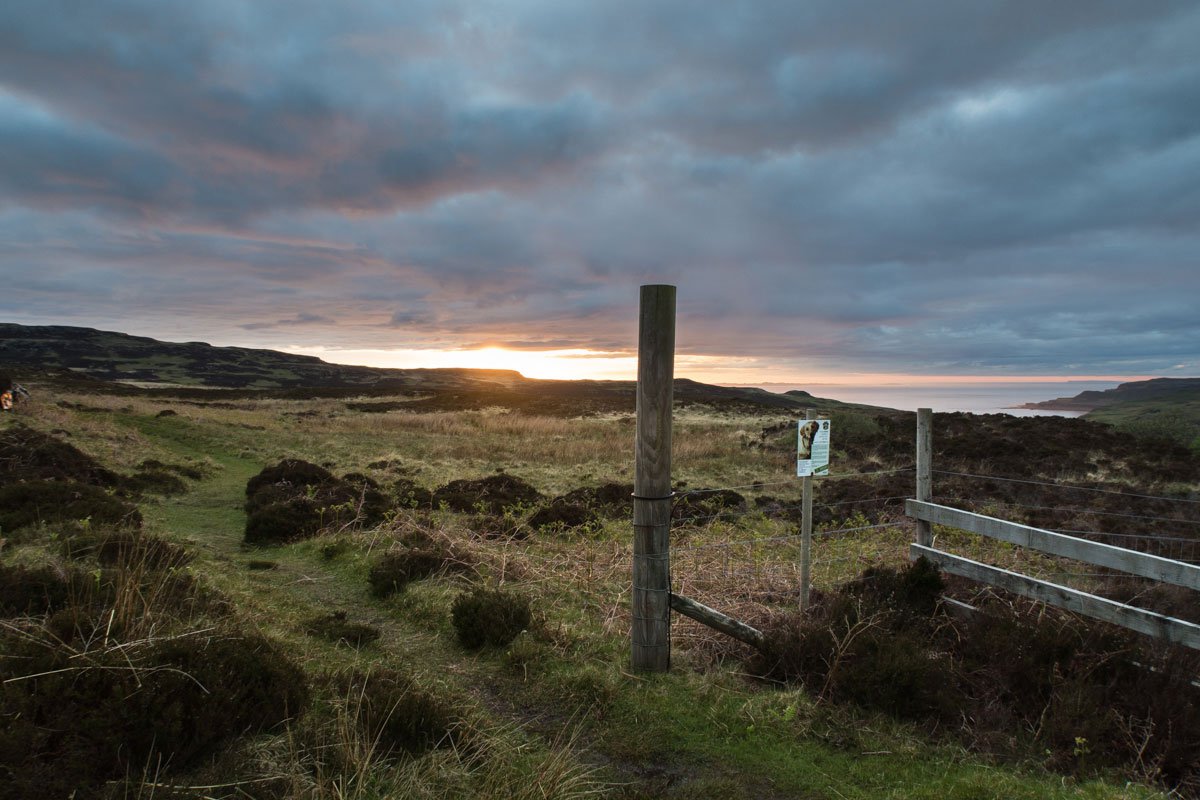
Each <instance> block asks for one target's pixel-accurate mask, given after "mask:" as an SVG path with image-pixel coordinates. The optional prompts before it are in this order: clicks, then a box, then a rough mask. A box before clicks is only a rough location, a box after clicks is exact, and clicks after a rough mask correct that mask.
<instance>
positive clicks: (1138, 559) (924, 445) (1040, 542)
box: [905, 409, 1200, 650]
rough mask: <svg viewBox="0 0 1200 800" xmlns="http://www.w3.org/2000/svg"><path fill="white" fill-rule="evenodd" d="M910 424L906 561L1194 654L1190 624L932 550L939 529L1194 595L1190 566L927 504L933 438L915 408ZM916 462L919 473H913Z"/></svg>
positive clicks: (1198, 631) (1198, 634) (1196, 579)
mask: <svg viewBox="0 0 1200 800" xmlns="http://www.w3.org/2000/svg"><path fill="white" fill-rule="evenodd" d="M917 420H918V424H917V453H918V478H917V487H916V494H917V499H915V500H908V501H907V502H906V503H905V513H906V514H907V515H908V516H910V517H912V518H913V519H915V520H917V526H918V528H917V529H918V540H917V541H916V542H914V543H913V544H912V545H911V546H910V548H909V555H910V557H911V558H913V559H917V558H921V557H924V558H927V559H929V560H930V561H932V562H933V563H934V564H936V565H937V566H938V567H940V568H941V569H942V570H944V571H945V572H948V573H950V574H951V575H959V576H961V577H964V578H970V579H971V580H975V581H979V582H980V583H986V584H988V585H991V586H997V587H999V588H1001V589H1005V590H1006V591H1009V592H1013V593H1014V594H1018V595H1021V596H1022V597H1028V598H1031V599H1034V600H1039V601H1041V602H1043V603H1046V604H1048V605H1052V606H1056V607H1058V608H1065V609H1067V610H1069V611H1074V612H1076V613H1078V614H1083V615H1084V616H1088V617H1092V618H1094V619H1099V620H1103V621H1104V622H1109V623H1112V624H1114V625H1119V626H1121V627H1123V628H1128V629H1130V630H1134V631H1137V632H1139V633H1144V634H1146V635H1148V636H1153V637H1155V638H1157V639H1164V640H1166V641H1168V642H1173V643H1175V644H1181V645H1184V646H1186V647H1190V648H1192V649H1194V650H1200V625H1197V624H1195V623H1192V622H1187V621H1185V620H1181V619H1176V618H1174V617H1168V616H1165V615H1163V614H1156V613H1154V612H1153V611H1147V610H1145V609H1142V608H1136V607H1134V606H1129V605H1125V604H1124V603H1118V602H1117V601H1115V600H1109V599H1107V598H1104V597H1099V596H1097V595H1094V594H1089V593H1087V592H1083V591H1080V590H1078V589H1072V588H1070V587H1067V586H1060V585H1059V584H1056V583H1051V582H1049V581H1043V580H1038V579H1037V578H1032V577H1029V576H1028V575H1021V574H1020V573H1017V572H1010V571H1009V570H1006V569H1001V568H999V567H994V566H991V565H990V564H982V563H980V562H978V561H972V560H971V559H969V558H963V557H962V556H956V555H953V554H951V553H947V552H944V551H942V550H937V549H935V548H934V547H933V546H932V545H933V541H932V536H931V535H930V533H931V530H932V526H933V525H945V526H948V527H953V528H959V529H961V530H964V531H969V532H971V533H975V534H978V535H980V536H987V537H989V538H992V539H998V540H1000V541H1003V542H1008V543H1010V544H1015V545H1018V546H1020V547H1025V548H1028V549H1030V550H1036V551H1039V552H1042V553H1048V554H1050V555H1054V556H1059V557H1062V558H1070V559H1073V560H1075V561H1082V562H1084V563H1086V564H1093V565H1095V566H1099V567H1107V568H1109V569H1114V570H1119V571H1121V572H1125V573H1128V574H1131V575H1138V576H1140V577H1143V578H1150V579H1152V580H1155V581H1159V582H1161V583H1172V584H1175V585H1177V586H1183V587H1186V588H1189V589H1194V590H1200V566H1197V565H1195V564H1188V563H1186V562H1183V561H1175V560H1172V559H1169V558H1163V557H1161V556H1154V555H1150V554H1148V553H1140V552H1138V551H1136V550H1127V549H1125V548H1123V547H1116V546H1115V545H1111V544H1104V543H1102V542H1093V541H1089V540H1087V539H1079V538H1076V537H1074V536H1067V535H1065V534H1061V533H1055V532H1054V531H1047V530H1043V529H1042V528H1034V527H1031V526H1029V525H1021V524H1018V523H1016V522H1009V521H1007V520H1002V519H996V518H995V517H988V516H984V515H983V514H975V513H972V512H970V511H963V510H961V509H957V508H950V507H949V506H943V505H938V504H937V503H932V502H929V497H930V494H931V485H930V484H931V482H930V480H929V477H928V476H929V474H930V472H931V470H930V468H929V457H928V455H926V457H925V458H924V459H921V454H922V453H925V454H929V453H932V451H933V447H932V438H933V433H932V425H931V424H930V423H931V421H932V412H931V411H930V410H929V409H919V410H918V411H917ZM922 461H923V462H924V469H922V468H921V462H922ZM921 532H925V535H920V534H921Z"/></svg>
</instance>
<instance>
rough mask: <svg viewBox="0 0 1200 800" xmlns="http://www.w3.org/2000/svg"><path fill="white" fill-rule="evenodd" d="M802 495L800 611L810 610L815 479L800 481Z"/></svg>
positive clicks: (807, 415)
mask: <svg viewBox="0 0 1200 800" xmlns="http://www.w3.org/2000/svg"><path fill="white" fill-rule="evenodd" d="M816 418H817V411H816V409H814V408H810V409H808V410H807V411H805V412H804V420H805V422H807V421H808V420H813V419H816ZM800 480H801V481H803V483H802V484H801V490H802V494H801V495H800V503H801V509H800V511H801V514H802V516H801V518H800V610H801V611H803V610H805V609H806V608H808V600H809V593H810V592H811V590H812V527H813V526H812V504H813V483H812V482H813V479H812V475H805V476H804V477H803V478H801V479H800Z"/></svg>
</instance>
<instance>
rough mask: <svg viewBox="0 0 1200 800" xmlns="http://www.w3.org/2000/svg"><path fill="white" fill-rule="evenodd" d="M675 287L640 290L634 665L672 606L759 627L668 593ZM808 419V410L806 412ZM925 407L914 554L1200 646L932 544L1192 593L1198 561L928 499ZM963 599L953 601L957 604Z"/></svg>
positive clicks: (1193, 633)
mask: <svg viewBox="0 0 1200 800" xmlns="http://www.w3.org/2000/svg"><path fill="white" fill-rule="evenodd" d="M674 350H675V287H674V286H661V285H656V286H643V287H641V308H640V313H639V331H638V389H637V440H636V444H635V465H634V493H633V573H632V578H633V580H632V597H631V601H632V602H631V613H632V624H631V626H630V643H631V655H632V665H633V668H634V669H635V670H640V671H645V672H664V671H666V670H668V669H670V665H671V612H672V611H674V612H676V613H678V614H682V615H684V616H686V617H689V618H691V619H694V620H696V621H697V622H700V623H702V624H704V625H707V626H708V627H710V628H713V629H715V630H718V631H720V632H721V633H724V634H726V635H729V636H732V637H733V638H735V639H739V640H740V641H743V642H746V643H747V644H750V645H752V646H754V647H757V648H761V647H762V646H763V634H762V633H761V632H760V631H758V630H756V629H755V628H753V627H751V626H749V625H746V624H745V623H743V622H740V621H738V620H736V619H734V618H733V617H730V616H728V615H726V614H722V613H721V612H719V611H717V610H716V609H713V608H710V607H708V606H706V605H704V604H702V603H699V602H697V601H696V600H693V599H691V598H688V597H684V596H682V595H678V594H675V593H673V592H672V591H671V569H670V559H671V553H670V527H671V503H672V498H673V496H674V495H673V493H672V490H671V424H672V417H671V405H672V400H673V379H674V357H675V352H674ZM808 416H809V417H810V418H811V417H812V416H813V415H812V414H811V413H810V414H809V415H808ZM932 461H933V411H932V410H931V409H928V408H922V409H918V411H917V436H916V487H915V490H916V491H915V499H912V500H908V501H907V502H906V505H905V513H906V514H907V515H908V516H909V517H911V518H912V519H914V520H915V521H916V540H917V541H916V542H913V543H912V544H911V545H910V550H909V556H910V558H912V559H914V560H915V559H917V558H920V557H925V558H927V559H929V560H930V561H932V562H933V563H934V564H936V565H937V566H938V567H939V568H941V569H942V570H943V571H945V572H948V573H950V574H952V575H959V576H962V577H965V578H969V579H971V580H975V581H980V582H982V583H986V584H989V585H992V586H996V587H999V588H1001V589H1005V590H1007V591H1009V592H1013V593H1015V594H1018V595H1022V596H1025V597H1029V598H1032V599H1034V600H1039V601H1041V602H1044V603H1047V604H1049V605H1053V606H1057V607H1060V608H1064V609H1068V610H1070V611H1074V612H1076V613H1079V614H1083V615H1085V616H1089V617H1093V618H1095V619H1099V620H1103V621H1105V622H1109V623H1113V624H1115V625H1120V626H1122V627H1125V628H1129V629H1131V630H1135V631H1138V632H1140V633H1143V634H1147V635H1149V636H1153V637H1156V638H1159V639H1164V640H1166V641H1169V642H1173V643H1177V644H1181V645H1185V646H1187V647H1190V648H1193V649H1197V650H1200V625H1197V624H1195V623H1191V622H1187V621H1184V620H1180V619H1175V618H1174V617H1168V616H1165V615H1162V614H1156V613H1154V612H1152V611H1147V610H1145V609H1141V608H1136V607H1134V606H1129V605H1125V604H1123V603H1118V602H1116V601H1113V600H1109V599H1107V598H1104V597H1099V596H1097V595H1093V594H1089V593H1087V592H1083V591H1080V590H1077V589H1072V588H1070V587H1067V586H1061V585H1059V584H1055V583H1051V582H1049V581H1045V580H1041V579H1038V578H1034V577H1030V576H1028V575H1022V574H1020V573H1016V572H1011V571H1009V570H1005V569H1001V568H999V567H995V566H991V565H989V564H983V563H980V562H978V561H973V560H971V559H969V558H964V557H962V556H957V555H954V554H952V553H948V552H945V551H943V550H939V549H937V548H936V547H934V528H933V526H934V525H942V526H948V527H954V528H958V529H961V530H965V531H969V532H972V533H975V534H979V535H981V536H985V537H990V538H993V539H997V540H1000V541H1003V542H1008V543H1010V544H1015V545H1018V546H1020V547H1024V548H1027V549H1030V550H1035V551H1038V552H1042V553H1047V554H1049V555H1053V556H1058V557H1061V558H1069V559H1074V560H1076V561H1082V562H1084V563H1088V564H1093V565H1096V566H1100V567H1105V568H1108V569H1114V570H1118V571H1121V572H1126V573H1128V574H1131V575H1137V576H1141V577H1144V578H1149V579H1151V580H1155V581H1159V582H1162V583H1171V584H1175V585H1178V586H1184V587H1187V588H1189V589H1193V590H1200V566H1196V565H1193V564H1188V563H1186V562H1182V561H1175V560H1172V559H1168V558H1162V557H1160V556H1155V555H1150V554H1147V553H1141V552H1138V551H1136V550H1129V549H1126V548H1123V547H1117V546H1114V545H1110V544H1103V543H1101V542H1094V541H1088V540H1086V539H1080V538H1076V537H1074V536H1067V535H1064V534H1060V533H1055V532H1053V531H1047V530H1042V529H1040V528H1033V527H1030V526H1027V525H1020V524H1017V523H1015V522H1008V521H1006V520H1001V519H996V518H993V517H987V516H983V515H981V514H975V513H972V512H969V511H963V510H960V509H956V508H950V507H948V506H944V505H938V504H936V503H934V502H932V491H933V480H932V475H933V468H932ZM811 480H812V479H811V478H805V479H804V481H805V484H804V487H803V491H804V500H803V523H802V537H803V538H802V543H801V582H802V587H801V608H805V607H807V599H808V580H809V577H808V574H809V565H810V560H811V555H810V554H811V549H810V548H811V541H810V539H811V535H812V484H811ZM960 605H961V604H960Z"/></svg>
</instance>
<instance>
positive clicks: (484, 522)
mask: <svg viewBox="0 0 1200 800" xmlns="http://www.w3.org/2000/svg"><path fill="white" fill-rule="evenodd" d="M467 529H468V530H470V532H471V534H472V535H473V536H476V537H478V538H480V539H524V538H526V537H527V536H528V535H529V526H528V525H522V524H521V522H520V520H517V519H515V518H513V517H510V516H506V515H504V514H475V515H474V516H472V517H470V518H469V519H468V520H467Z"/></svg>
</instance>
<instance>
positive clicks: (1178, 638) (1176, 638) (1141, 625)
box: [910, 543, 1200, 650]
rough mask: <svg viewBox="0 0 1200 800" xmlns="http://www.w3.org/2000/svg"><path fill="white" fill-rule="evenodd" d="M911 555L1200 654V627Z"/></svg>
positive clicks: (940, 556) (933, 554) (916, 548)
mask: <svg viewBox="0 0 1200 800" xmlns="http://www.w3.org/2000/svg"><path fill="white" fill-rule="evenodd" d="M910 552H911V555H912V557H913V558H914V559H916V558H920V557H921V556H924V557H925V558H927V559H929V560H930V561H932V562H933V563H934V564H936V565H937V566H938V567H940V568H941V569H942V570H944V571H945V572H949V573H950V574H951V575H960V576H962V577H964V578H970V579H971V580H975V581H979V582H980V583H986V584H989V585H991V586H998V587H1000V588H1001V589H1004V590H1006V591H1009V592H1012V593H1013V594H1019V595H1021V596H1022V597H1028V598H1030V599H1033V600H1039V601H1041V602H1043V603H1046V604H1047V605H1052V606H1057V607H1058V608H1065V609H1067V610H1068V611H1074V612H1076V613H1077V614H1083V615H1084V616H1086V617H1092V618H1094V619H1099V620H1103V621H1104V622H1111V623H1112V624H1114V625H1120V626H1121V627H1122V628H1129V629H1130V630H1134V631H1137V632H1138V633H1144V634H1146V635H1148V636H1153V637H1154V638H1156V639H1164V640H1166V641H1168V642H1174V643H1175V644H1182V645H1185V646H1187V647H1190V648H1192V649H1193V650H1200V625H1196V624H1194V623H1191V622H1186V621H1184V620H1181V619H1175V618H1174V617H1167V616H1164V615H1162V614H1156V613H1154V612H1153V611H1146V610H1145V609H1141V608H1135V607H1134V606H1127V605H1125V604H1124V603H1118V602H1117V601H1115V600H1109V599H1107V598H1105V597H1098V596H1096V595H1094V594H1088V593H1087V592H1081V591H1079V590H1078V589H1071V588H1068V587H1066V586H1059V585H1058V584H1056V583H1050V582H1049V581H1041V580H1038V579H1037V578H1031V577H1029V576H1028V575H1021V574H1019V573H1016V572H1009V571H1008V570H1006V569H1000V568H999V567H993V566H991V565H990V564H981V563H979V562H978V561H972V560H971V559H969V558H963V557H962V556H955V555H951V554H950V553H945V552H942V551H941V550H935V549H933V548H932V547H925V546H924V545H920V544H916V543H914V544H912V545H910Z"/></svg>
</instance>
